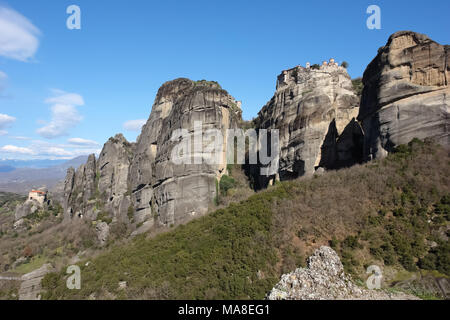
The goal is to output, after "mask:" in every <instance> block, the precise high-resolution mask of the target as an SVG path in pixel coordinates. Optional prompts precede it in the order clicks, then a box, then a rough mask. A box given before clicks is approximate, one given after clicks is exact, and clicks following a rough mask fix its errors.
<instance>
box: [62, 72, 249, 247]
mask: <svg viewBox="0 0 450 320" xmlns="http://www.w3.org/2000/svg"><path fill="white" fill-rule="evenodd" d="M240 121H241V110H240V107H239V102H237V101H236V100H235V99H234V98H233V97H231V96H230V95H229V94H228V93H227V92H226V91H225V90H223V89H221V88H220V86H219V85H218V84H217V83H215V82H208V81H197V82H195V81H192V80H189V79H183V78H182V79H176V80H173V81H169V82H167V83H165V84H163V86H162V87H161V88H160V89H159V91H158V93H157V96H156V99H155V102H154V104H153V107H152V112H151V115H150V118H149V119H148V121H147V123H146V124H145V125H144V126H143V128H142V132H141V134H140V135H139V137H138V139H137V141H136V143H129V142H128V141H126V139H125V138H124V137H123V136H122V135H121V134H119V135H117V136H115V137H114V138H111V139H109V141H108V142H107V143H106V144H105V145H104V147H103V150H102V152H101V154H100V156H99V158H98V160H97V161H96V160H95V157H94V156H91V157H89V160H88V162H87V163H86V164H85V165H82V166H81V167H80V168H78V170H77V171H75V170H73V169H70V170H68V172H67V177H66V180H65V187H64V199H65V200H64V208H65V214H66V218H68V219H73V218H76V217H78V218H81V217H86V218H88V219H92V220H95V219H97V217H98V215H99V214H104V213H111V214H112V218H113V219H117V220H121V221H124V222H131V223H133V224H134V225H135V226H136V227H137V230H136V231H135V233H134V234H136V233H140V232H144V231H146V230H148V229H149V228H150V227H152V226H153V225H154V224H155V223H157V224H158V225H165V226H169V225H172V224H178V223H180V222H182V221H185V220H187V219H190V218H192V217H193V216H196V215H201V214H204V213H206V211H207V210H208V208H209V206H210V204H212V203H213V199H214V197H215V196H216V181H217V180H220V177H221V176H222V175H223V174H225V173H226V165H227V163H226V148H227V145H226V139H225V143H224V146H223V150H222V151H221V152H219V153H221V155H220V159H221V160H223V161H219V162H220V163H215V164H209V163H207V161H205V159H206V155H205V154H204V153H202V151H200V152H197V151H195V150H194V151H195V152H196V153H194V155H193V159H192V162H193V163H192V164H186V163H184V164H176V163H174V162H173V161H172V160H173V159H172V158H171V157H172V153H173V151H174V148H175V146H176V145H177V143H178V142H180V141H185V140H186V141H187V140H189V139H190V138H191V137H192V135H193V134H194V132H195V131H194V129H196V128H195V127H194V126H195V125H196V123H200V122H201V127H200V128H199V129H200V130H202V131H203V132H205V131H206V130H207V129H218V130H220V131H221V132H222V135H223V137H224V138H225V137H226V129H228V128H235V127H237V125H238V124H239V123H240ZM181 129H183V130H185V131H179V130H181ZM174 132H180V134H179V135H178V136H177V137H176V138H177V139H176V140H173V139H172V138H173V133H174ZM206 140H207V138H206V137H205V136H203V141H201V143H203V145H205V144H207V143H208V141H206ZM195 159H200V161H199V162H198V163H197V162H195ZM103 227H104V226H103ZM103 227H102V230H103V229H105V228H103ZM100 234H102V235H100ZM104 234H105V233H102V232H99V237H102V239H103V238H104ZM103 240H105V239H103Z"/></svg>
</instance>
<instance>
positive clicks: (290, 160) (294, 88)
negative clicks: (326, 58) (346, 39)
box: [256, 62, 362, 180]
mask: <svg viewBox="0 0 450 320" xmlns="http://www.w3.org/2000/svg"><path fill="white" fill-rule="evenodd" d="M358 103H359V101H358V97H357V95H356V94H355V92H354V90H353V86H352V82H351V79H350V76H349V75H348V74H347V71H346V69H345V68H343V67H340V66H338V65H337V64H335V63H333V62H332V63H330V64H329V65H322V66H321V67H320V68H319V69H315V68H310V67H308V68H303V67H300V66H299V67H296V68H293V69H290V70H287V71H283V72H282V73H281V74H280V75H279V76H278V81H277V90H276V92H275V95H274V97H273V98H272V99H271V100H270V101H269V102H268V103H267V104H266V105H265V106H264V107H263V108H262V110H261V111H260V112H259V114H258V117H257V119H256V123H257V127H258V128H259V129H279V134H280V148H281V150H280V168H279V178H280V179H281V180H284V179H289V178H295V177H299V176H302V175H305V174H306V175H309V174H312V173H314V172H315V170H316V169H317V168H318V167H324V168H337V167H341V166H345V165H351V164H354V163H355V162H358V161H359V160H360V159H359V158H360V156H359V155H358V151H357V150H359V149H360V147H359V145H358V144H360V143H361V142H360V141H361V136H362V132H361V129H360V127H359V125H358V123H357V122H356V121H354V118H356V116H357V114H358Z"/></svg>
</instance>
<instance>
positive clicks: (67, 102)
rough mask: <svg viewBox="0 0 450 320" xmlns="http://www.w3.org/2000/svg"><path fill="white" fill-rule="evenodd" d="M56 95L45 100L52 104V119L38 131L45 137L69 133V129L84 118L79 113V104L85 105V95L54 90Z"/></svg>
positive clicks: (49, 137)
mask: <svg viewBox="0 0 450 320" xmlns="http://www.w3.org/2000/svg"><path fill="white" fill-rule="evenodd" d="M53 93H54V94H56V96H54V97H51V98H48V99H46V100H45V102H46V103H49V104H52V107H51V111H52V119H51V121H50V122H49V123H48V124H47V125H45V126H44V127H42V128H39V129H38V130H37V133H38V134H39V135H41V136H42V137H44V138H47V139H53V138H57V137H61V136H65V135H68V131H69V129H71V128H73V127H74V126H76V125H77V124H78V123H79V122H80V121H81V120H82V119H83V118H82V116H81V115H80V114H79V113H78V110H77V106H83V105H84V100H83V97H82V96H81V95H79V94H76V93H66V92H64V91H61V90H53Z"/></svg>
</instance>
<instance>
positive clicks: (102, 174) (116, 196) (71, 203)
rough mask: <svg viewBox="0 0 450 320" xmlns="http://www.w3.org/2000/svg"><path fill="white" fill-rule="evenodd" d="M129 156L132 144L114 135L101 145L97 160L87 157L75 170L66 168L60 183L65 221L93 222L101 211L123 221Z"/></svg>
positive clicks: (128, 199) (125, 207)
mask: <svg viewBox="0 0 450 320" xmlns="http://www.w3.org/2000/svg"><path fill="white" fill-rule="evenodd" d="M132 156H133V144H130V143H129V142H128V141H126V139H125V138H124V137H123V135H121V134H118V135H116V136H115V137H114V138H110V139H109V140H108V141H107V142H106V143H105V145H104V147H103V149H102V152H101V153H100V156H99V159H98V161H96V159H95V155H90V156H89V158H88V161H87V163H86V164H84V165H81V166H80V167H79V168H78V170H77V171H75V170H74V169H73V168H70V169H69V170H68V171H67V176H66V180H65V183H64V212H65V218H66V219H73V218H82V217H87V218H88V219H91V220H95V219H96V217H97V215H98V214H99V213H101V212H102V213H107V214H111V215H112V216H113V217H118V218H122V219H125V217H126V214H127V209H128V206H129V205H130V195H129V194H130V192H129V191H128V190H129V188H128V170H129V167H130V163H131V159H132Z"/></svg>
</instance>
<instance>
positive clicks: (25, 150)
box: [0, 145, 35, 155]
mask: <svg viewBox="0 0 450 320" xmlns="http://www.w3.org/2000/svg"><path fill="white" fill-rule="evenodd" d="M0 151H2V152H4V153H12V154H29V155H33V154H35V152H34V151H33V150H31V149H30V148H24V147H18V146H13V145H6V146H3V147H1V148H0Z"/></svg>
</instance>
